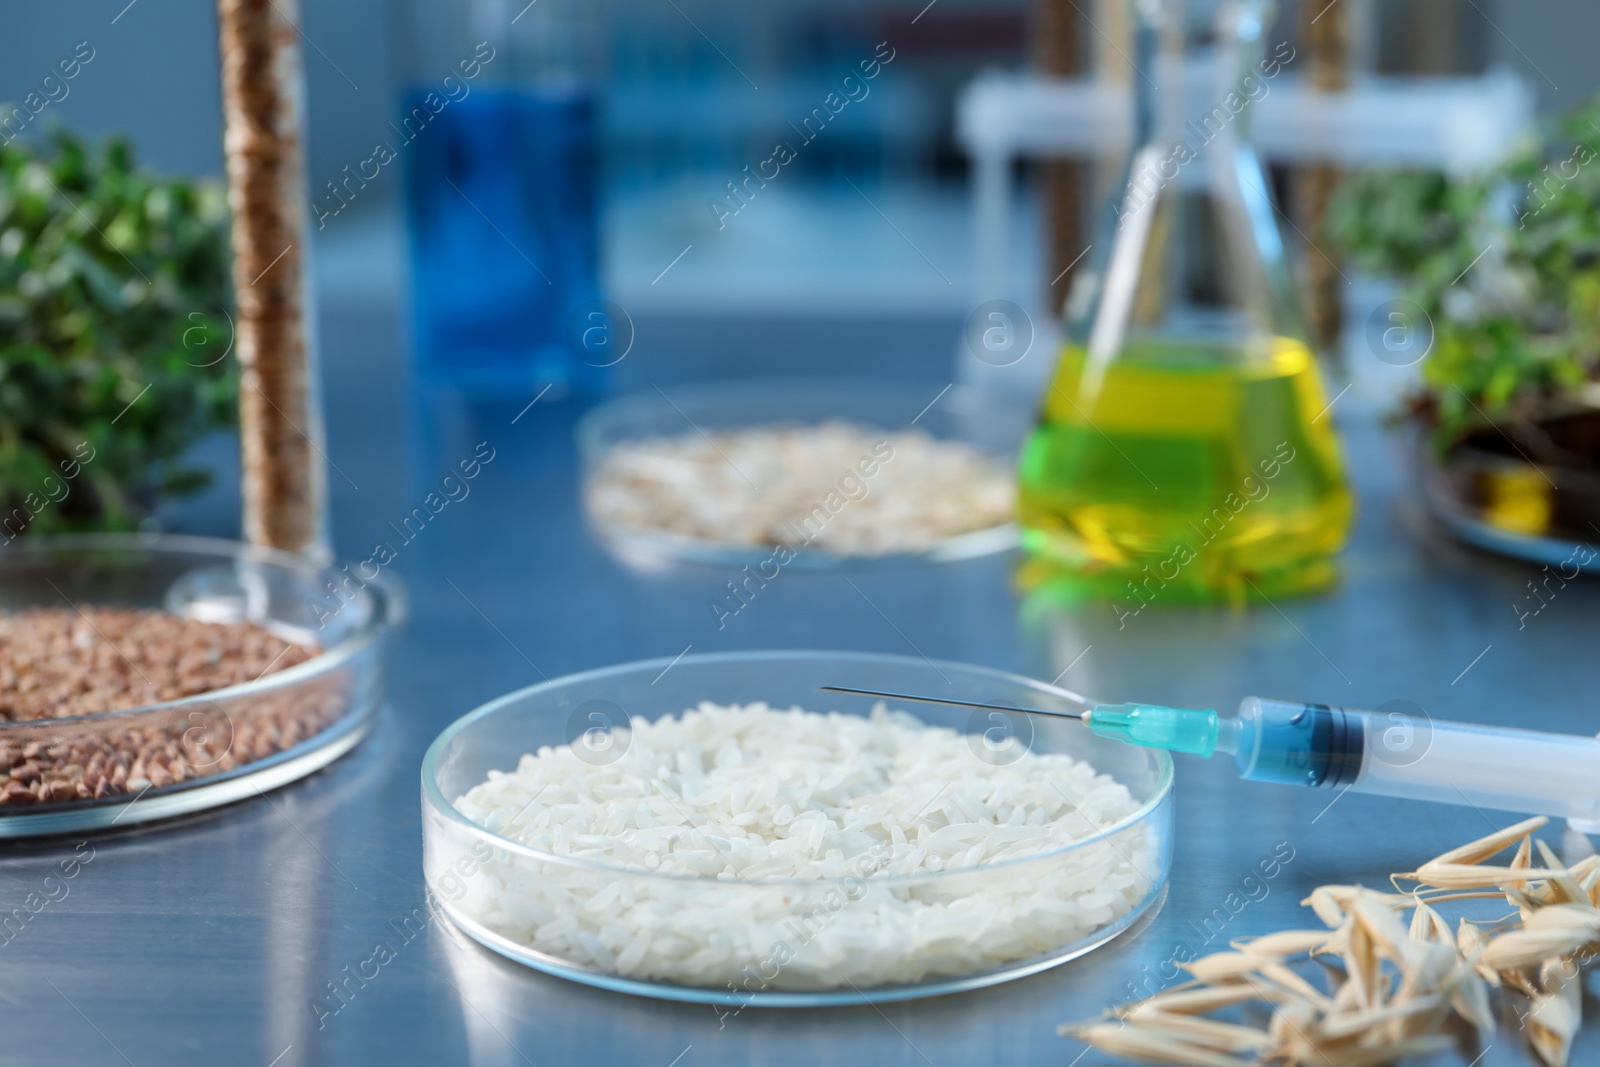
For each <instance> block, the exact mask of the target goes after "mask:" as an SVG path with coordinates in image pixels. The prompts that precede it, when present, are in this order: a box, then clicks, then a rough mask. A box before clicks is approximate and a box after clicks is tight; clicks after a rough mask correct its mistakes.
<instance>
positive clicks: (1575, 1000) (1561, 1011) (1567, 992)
mask: <svg viewBox="0 0 1600 1067" xmlns="http://www.w3.org/2000/svg"><path fill="white" fill-rule="evenodd" d="M1540 984H1542V985H1543V986H1544V992H1542V993H1540V994H1539V995H1537V996H1535V997H1534V998H1533V1008H1532V1010H1530V1011H1529V1012H1528V1018H1527V1020H1526V1021H1527V1027H1528V1043H1529V1044H1531V1045H1532V1046H1533V1050H1534V1051H1535V1052H1537V1053H1538V1054H1539V1058H1540V1059H1542V1060H1544V1062H1545V1063H1547V1064H1549V1065H1550V1067H1566V1062H1567V1056H1568V1055H1570V1054H1571V1052H1572V1038H1573V1035H1575V1034H1576V1033H1577V1032H1578V1027H1579V1025H1580V1024H1581V1023H1582V1021H1583V1019H1582V1010H1583V982H1582V979H1581V978H1579V977H1578V973H1577V968H1576V967H1572V968H1571V969H1570V971H1569V970H1568V969H1567V968H1566V967H1564V966H1563V965H1562V964H1560V963H1555V962H1552V963H1547V964H1545V965H1544V967H1543V968H1542V969H1541V972H1540Z"/></svg>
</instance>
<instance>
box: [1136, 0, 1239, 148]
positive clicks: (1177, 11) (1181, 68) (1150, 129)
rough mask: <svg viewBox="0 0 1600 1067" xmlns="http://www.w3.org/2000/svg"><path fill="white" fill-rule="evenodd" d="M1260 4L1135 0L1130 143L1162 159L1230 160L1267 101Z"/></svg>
mask: <svg viewBox="0 0 1600 1067" xmlns="http://www.w3.org/2000/svg"><path fill="white" fill-rule="evenodd" d="M1266 6H1267V5H1266V3H1265V0H1220V2H1219V0H1188V2H1185V0H1138V3H1137V4H1136V10H1137V24H1136V25H1137V28H1136V33H1135V53H1136V55H1135V58H1134V63H1135V65H1136V67H1137V70H1136V71H1135V75H1134V79H1133V83H1134V87H1135V91H1134V140H1135V144H1136V145H1139V146H1141V147H1144V148H1154V149H1156V150H1157V151H1158V153H1159V154H1160V155H1161V156H1163V157H1165V156H1168V155H1171V154H1174V153H1177V154H1180V155H1185V156H1190V157H1194V156H1199V155H1200V154H1201V153H1203V152H1206V150H1207V149H1208V148H1210V147H1211V146H1213V145H1215V146H1216V148H1217V152H1216V154H1217V155H1219V156H1220V155H1230V154H1231V153H1232V152H1233V151H1234V149H1235V148H1236V147H1237V146H1238V145H1240V144H1242V143H1247V142H1248V139H1249V134H1248V119H1249V113H1250V109H1251V107H1252V106H1254V104H1255V103H1256V102H1257V101H1259V100H1260V99H1262V98H1263V97H1265V95H1266V92H1267V86H1266V82H1265V81H1264V80H1263V79H1262V77H1261V76H1260V74H1259V73H1258V72H1257V71H1256V65H1257V61H1258V59H1259V57H1260V50H1261V28H1262V25H1263V20H1264V17H1265V14H1266Z"/></svg>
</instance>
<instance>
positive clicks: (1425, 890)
mask: <svg viewBox="0 0 1600 1067" xmlns="http://www.w3.org/2000/svg"><path fill="white" fill-rule="evenodd" d="M1546 822H1547V820H1545V819H1543V818H1538V819H1528V820H1525V821H1523V822H1520V823H1517V824H1516V825H1515V826H1511V827H1507V828H1506V829H1505V830H1500V831H1496V832H1495V833H1493V834H1489V835H1487V836H1485V837H1483V838H1480V839H1478V840H1477V841H1473V842H1469V843H1468V844H1465V845H1462V846H1461V847H1460V848H1456V849H1451V850H1450V851H1449V852H1446V853H1444V854H1443V855H1441V856H1437V857H1435V858H1434V859H1432V860H1430V861H1428V862H1427V863H1425V864H1423V865H1422V866H1420V867H1418V868H1417V869H1416V870H1415V871H1412V872H1409V873H1407V874H1397V875H1394V876H1392V879H1391V880H1392V881H1394V882H1396V883H1397V884H1398V882H1399V881H1402V880H1405V881H1411V882H1414V883H1416V884H1415V888H1414V889H1412V890H1411V891H1410V892H1408V893H1380V892H1374V891H1372V890H1369V889H1364V888H1362V887H1360V886H1350V885H1331V886H1321V887H1318V888H1317V889H1315V890H1313V891H1312V893H1311V895H1310V896H1309V897H1308V898H1307V899H1306V900H1305V901H1304V902H1303V903H1305V904H1306V905H1307V906H1309V907H1310V908H1311V909H1312V910H1313V911H1314V912H1316V914H1317V916H1318V917H1319V918H1321V919H1322V920H1323V922H1324V923H1325V924H1326V925H1327V927H1328V929H1327V930H1326V931H1321V930H1285V931H1280V932H1277V933H1269V934H1265V935H1263V936H1261V937H1256V938H1240V939H1236V940H1234V941H1233V942H1231V945H1230V947H1231V948H1232V951H1230V952H1219V953H1215V954H1213V955H1210V956H1205V957H1202V958H1200V959H1197V960H1194V961H1193V962H1192V963H1190V964H1188V966H1187V969H1188V970H1189V972H1190V973H1191V974H1192V975H1194V977H1195V981H1193V982H1190V983H1186V984H1185V985H1184V986H1181V987H1179V988H1178V989H1175V990H1170V991H1166V992H1162V993H1158V994H1156V995H1155V996H1154V997H1151V998H1148V999H1146V1000H1143V1001H1139V1002H1137V1003H1134V1004H1131V1005H1125V1006H1123V1007H1121V1008H1119V1009H1116V1011H1115V1012H1114V1014H1115V1015H1116V1017H1118V1018H1119V1019H1120V1024H1107V1023H1101V1024H1088V1025H1085V1026H1081V1027H1064V1028H1063V1031H1062V1032H1063V1033H1072V1034H1074V1035H1076V1036H1078V1037H1079V1038H1080V1039H1082V1040H1084V1041H1086V1042H1088V1043H1089V1044H1092V1045H1096V1046H1097V1047H1099V1048H1101V1049H1103V1050H1105V1051H1108V1052H1112V1053H1114V1054H1117V1055H1122V1056H1129V1057H1133V1058H1138V1059H1155V1060H1159V1061H1162V1062H1168V1063H1193V1064H1217V1063H1222V1062H1227V1063H1232V1064H1239V1063H1243V1062H1246V1061H1242V1060H1240V1059H1237V1058H1236V1057H1237V1056H1238V1055H1254V1057H1255V1058H1254V1059H1253V1060H1250V1061H1248V1062H1250V1063H1252V1064H1267V1063H1285V1064H1292V1065H1312V1064H1317V1065H1320V1067H1378V1065H1380V1064H1389V1063H1394V1062H1396V1061H1398V1060H1400V1059H1403V1058H1405V1057H1407V1056H1412V1055H1423V1054H1428V1053H1431V1052H1437V1051H1442V1050H1444V1049H1447V1048H1450V1047H1451V1046H1452V1044H1453V1042H1452V1039H1451V1038H1450V1037H1449V1036H1448V1035H1446V1034H1445V1032H1444V1029H1445V1027H1446V1026H1447V1025H1448V1023H1449V1021H1450V1020H1451V1018H1452V1017H1459V1018H1461V1019H1464V1020H1466V1021H1467V1022H1468V1023H1470V1024H1472V1025H1473V1026H1475V1027H1477V1028H1478V1029H1479V1031H1480V1032H1483V1033H1490V1032H1492V1031H1493V1030H1494V1026H1495V1012H1494V1007H1493V1003H1492V1001H1491V991H1492V990H1493V989H1494V988H1496V987H1499V988H1506V989H1511V990H1516V991H1520V992H1522V993H1525V994H1526V995H1527V996H1528V998H1529V1001H1530V1011H1529V1013H1528V1015H1527V1017H1526V1021H1525V1031H1526V1034H1527V1040H1528V1042H1529V1043H1530V1045H1532V1047H1533V1049H1534V1051H1535V1052H1536V1053H1537V1054H1538V1055H1539V1057H1540V1058H1541V1059H1542V1060H1543V1061H1544V1062H1545V1063H1546V1064H1548V1065H1550V1067H1564V1065H1565V1064H1566V1062H1567V1059H1568V1057H1569V1056H1570V1054H1571V1049H1572V1042H1573V1038H1574V1036H1575V1035H1576V1033H1577V1030H1578V1027H1579V1025H1580V1023H1581V1011H1582V998H1581V985H1582V976H1581V973H1580V972H1581V967H1582V966H1583V965H1585V964H1587V963H1589V962H1590V961H1592V960H1593V959H1594V958H1595V957H1596V956H1597V955H1600V906H1597V896H1600V857H1595V856H1591V857H1589V858H1588V859H1585V860H1583V861H1582V862H1579V863H1574V864H1572V865H1571V866H1570V867H1567V866H1564V865H1563V864H1562V863H1561V862H1560V860H1559V859H1558V857H1557V856H1556V855H1555V853H1554V852H1553V851H1552V850H1551V849H1550V848H1549V847H1548V846H1546V845H1545V844H1544V843H1543V842H1542V841H1538V840H1537V839H1535V838H1534V837H1533V836H1532V835H1533V833H1534V832H1535V831H1536V830H1538V829H1540V828H1541V827H1543V826H1544V825H1545V824H1546ZM1511 848H1514V852H1513V854H1512V857H1511V860H1510V862H1509V863H1508V864H1505V865H1493V864H1487V863H1485V861H1486V860H1490V859H1492V858H1494V857H1495V856H1496V855H1498V854H1500V853H1502V852H1504V851H1505V850H1507V849H1511ZM1536 864H1541V865H1536ZM1486 899H1488V900H1493V899H1504V900H1506V901H1507V902H1509V903H1510V904H1511V905H1512V906H1513V907H1514V908H1516V909H1517V910H1516V912H1514V913H1513V914H1512V915H1511V916H1509V917H1507V918H1506V919H1505V920H1503V921H1502V920H1495V921H1493V922H1492V923H1491V924H1480V923H1478V922H1471V921H1468V920H1467V919H1465V918H1462V919H1460V920H1459V922H1458V924H1457V925H1456V926H1455V927H1454V928H1452V926H1451V925H1450V922H1449V921H1448V920H1447V919H1446V917H1445V916H1444V915H1443V914H1441V913H1440V912H1439V910H1438V906H1439V905H1440V904H1443V903H1447V902H1456V901H1462V900H1486ZM1408 912H1409V921H1406V915H1407V913H1408ZM1313 953H1320V954H1327V955H1326V956H1325V957H1324V958H1326V959H1329V961H1330V962H1329V966H1328V968H1327V969H1328V970H1329V971H1330V973H1332V974H1333V975H1334V981H1333V986H1332V988H1331V989H1330V990H1329V992H1327V993H1324V992H1322V991H1321V990H1319V989H1318V988H1316V987H1315V986H1314V985H1312V984H1311V983H1310V982H1308V981H1306V980H1305V979H1304V978H1303V977H1301V975H1300V974H1298V973H1297V972H1296V971H1294V970H1293V969H1292V968H1291V967H1290V966H1289V963H1290V962H1291V961H1293V960H1296V959H1300V958H1306V957H1308V956H1309V955H1310V954H1313ZM1334 956H1336V957H1337V964H1335V963H1333V962H1331V957H1334ZM1252 1001H1256V1002H1261V1003H1263V1004H1265V1005H1267V1006H1268V1007H1270V1008H1271V1010H1272V1014H1271V1016H1270V1018H1269V1019H1268V1021H1267V1023H1266V1025H1265V1026H1264V1027H1250V1026H1245V1025H1241V1024H1238V1023H1232V1022H1223V1021H1221V1020H1216V1019H1207V1018H1205V1016H1206V1015H1207V1014H1208V1013H1210V1012H1213V1011H1219V1010H1226V1009H1230V1008H1235V1007H1238V1006H1239V1005H1242V1004H1244V1003H1247V1002H1252ZM1219 1056H1220V1057H1222V1059H1220V1060H1219V1059H1216V1058H1215V1057H1219Z"/></svg>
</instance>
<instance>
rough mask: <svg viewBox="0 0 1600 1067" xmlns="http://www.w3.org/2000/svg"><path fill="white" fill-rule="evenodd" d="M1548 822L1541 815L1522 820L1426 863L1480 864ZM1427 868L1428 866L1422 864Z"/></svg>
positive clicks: (1522, 839)
mask: <svg viewBox="0 0 1600 1067" xmlns="http://www.w3.org/2000/svg"><path fill="white" fill-rule="evenodd" d="M1549 822H1550V820H1549V819H1547V818H1545V817H1544V816H1543V815H1538V816H1535V817H1534V818H1532V819H1524V820H1523V821H1521V822H1519V823H1517V824H1516V825H1515V826H1508V827H1506V828H1505V829H1504V830H1496V831H1495V832H1494V833H1492V834H1488V835H1486V836H1484V837H1480V838H1478V839H1477V840H1476V841H1471V842H1468V843H1467V844H1465V845H1462V846H1461V847H1460V848H1453V849H1451V850H1450V851H1449V852H1446V853H1445V854H1444V855H1442V856H1435V857H1434V858H1433V859H1432V860H1430V861H1428V863H1446V864H1453V863H1468V864H1472V863H1481V862H1483V861H1484V860H1486V859H1488V858H1489V857H1490V856H1493V855H1494V854H1495V853H1497V852H1504V851H1505V850H1506V849H1507V848H1509V847H1510V846H1511V844H1512V842H1515V841H1524V840H1525V839H1526V838H1527V837H1528V835H1530V834H1532V833H1533V832H1534V831H1535V830H1540V829H1543V828H1544V827H1545V825H1546V824H1548V823H1549ZM1423 866H1428V864H1423Z"/></svg>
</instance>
